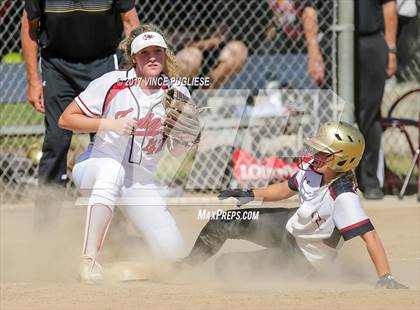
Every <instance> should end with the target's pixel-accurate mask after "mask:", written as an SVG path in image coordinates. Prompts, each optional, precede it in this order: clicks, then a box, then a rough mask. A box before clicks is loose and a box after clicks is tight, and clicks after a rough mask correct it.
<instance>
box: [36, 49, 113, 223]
mask: <svg viewBox="0 0 420 310" xmlns="http://www.w3.org/2000/svg"><path fill="white" fill-rule="evenodd" d="M115 69H118V58H117V56H116V55H115V54H112V55H109V56H106V57H103V58H99V59H96V60H93V61H89V62H81V61H78V62H76V61H68V60H65V59H62V58H59V57H56V56H55V55H51V54H50V53H47V52H45V51H42V52H41V73H42V82H43V89H44V106H45V118H44V124H45V136H44V143H43V145H42V157H41V160H40V163H39V170H38V179H39V186H40V190H39V191H38V192H39V194H38V196H37V197H36V199H35V223H34V224H35V228H39V229H43V228H45V226H48V225H51V224H53V223H52V222H53V221H55V220H57V217H58V213H59V209H60V202H61V201H62V200H63V194H64V189H65V185H66V184H67V182H68V177H67V152H68V150H69V147H70V142H71V137H72V132H71V131H69V130H65V129H61V128H59V127H58V119H59V118H60V115H61V114H62V113H63V111H64V110H65V109H66V107H67V106H68V105H69V104H70V102H71V101H72V100H73V99H74V98H75V97H76V96H77V95H78V94H79V93H81V92H82V91H83V90H84V89H85V88H86V87H87V86H88V84H89V83H90V82H91V81H92V80H94V79H96V78H98V77H100V76H101V75H103V74H105V73H107V72H109V71H112V70H115Z"/></svg>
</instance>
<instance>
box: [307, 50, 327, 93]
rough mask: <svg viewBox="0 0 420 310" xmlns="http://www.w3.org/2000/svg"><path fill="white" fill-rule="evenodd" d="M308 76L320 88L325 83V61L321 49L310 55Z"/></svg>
mask: <svg viewBox="0 0 420 310" xmlns="http://www.w3.org/2000/svg"><path fill="white" fill-rule="evenodd" d="M308 74H309V77H310V78H311V79H312V80H313V81H314V82H315V83H316V84H317V85H318V86H321V85H322V84H323V83H324V77H325V72H324V59H323V58H322V54H321V51H320V50H319V49H314V50H313V51H311V52H310V53H308Z"/></svg>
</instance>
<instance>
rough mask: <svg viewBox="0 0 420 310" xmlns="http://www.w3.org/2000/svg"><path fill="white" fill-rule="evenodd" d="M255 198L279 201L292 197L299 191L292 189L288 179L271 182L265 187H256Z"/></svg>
mask: <svg viewBox="0 0 420 310" xmlns="http://www.w3.org/2000/svg"><path fill="white" fill-rule="evenodd" d="M253 191H254V194H255V198H260V199H262V200H264V201H279V200H284V199H287V198H290V197H292V196H294V195H296V194H297V193H298V192H295V191H292V190H291V189H290V187H289V184H288V182H287V181H284V182H281V183H276V184H271V185H269V186H267V187H265V188H258V189H254V190H253Z"/></svg>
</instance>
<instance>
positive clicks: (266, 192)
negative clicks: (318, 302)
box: [183, 122, 406, 288]
mask: <svg viewBox="0 0 420 310" xmlns="http://www.w3.org/2000/svg"><path fill="white" fill-rule="evenodd" d="M306 145H307V146H308V147H311V148H312V151H311V152H310V153H311V154H313V157H312V158H310V159H308V160H305V159H304V158H305V157H302V160H301V163H300V170H299V171H298V172H297V173H296V174H295V175H294V176H293V177H292V178H291V179H289V180H288V181H286V182H283V183H279V184H273V185H270V186H268V187H266V188H263V189H254V190H226V191H223V192H221V194H220V195H219V199H226V198H229V197H234V198H236V199H237V200H238V206H240V205H243V204H245V203H247V202H250V201H252V200H253V199H254V198H255V197H257V198H260V199H263V200H265V201H278V200H282V199H286V198H289V197H292V196H294V195H296V194H299V206H298V208H293V209H286V208H253V209H240V210H229V211H227V213H229V212H230V213H233V212H234V213H235V214H236V216H232V215H230V216H229V215H228V214H226V215H225V219H223V218H219V219H215V220H211V221H210V222H208V223H207V224H206V226H205V227H204V228H203V230H202V231H201V233H200V235H199V236H198V238H197V240H196V242H195V244H194V247H193V249H192V250H191V253H190V255H189V256H187V257H186V258H185V259H184V260H183V263H185V264H187V265H195V264H197V263H199V262H202V261H204V260H206V259H207V258H209V257H210V256H212V255H214V254H215V253H216V252H217V251H218V250H219V249H220V248H221V246H222V245H223V243H224V242H225V241H226V240H227V239H229V238H231V239H245V240H249V241H252V242H255V243H257V244H259V245H262V246H264V247H267V248H268V249H267V250H263V251H259V252H251V253H247V254H244V253H234V254H227V255H225V256H224V257H222V258H221V259H220V261H219V262H222V263H220V265H221V266H224V265H229V264H235V261H237V262H238V263H239V265H241V266H243V265H247V264H246V263H245V260H247V261H248V263H249V264H250V266H248V267H251V270H253V269H254V270H261V269H262V264H264V262H268V263H269V264H270V265H271V266H275V267H278V266H280V267H283V268H285V269H290V268H292V269H293V270H294V271H295V272H296V273H297V272H300V271H303V272H304V273H307V272H308V270H309V271H311V270H312V271H313V270H318V271H319V272H321V273H323V272H326V273H327V274H328V270H329V268H330V267H331V264H332V262H333V260H334V259H335V258H336V256H337V254H338V250H339V249H340V248H341V246H342V245H343V241H347V240H350V239H352V238H354V237H356V236H360V237H361V238H362V239H363V240H364V241H365V242H366V246H367V250H368V252H369V255H370V257H371V259H372V262H373V264H374V266H375V268H376V272H377V274H378V276H379V280H378V282H377V287H386V288H406V287H405V286H404V285H402V284H400V283H398V282H397V281H395V280H394V278H393V277H392V276H391V273H390V267H389V263H388V259H387V256H386V254H385V250H384V248H383V245H382V242H381V239H380V237H379V235H378V234H377V232H376V231H375V229H374V227H373V225H372V223H371V221H370V219H369V217H368V216H367V215H366V213H365V212H364V211H363V209H362V207H361V204H360V200H359V197H358V195H357V193H356V184H355V181H354V176H353V172H352V169H354V168H355V167H357V165H358V163H359V161H360V159H361V157H362V154H363V150H364V146H365V142H364V138H363V136H362V134H361V133H360V132H359V131H358V130H357V129H356V128H354V127H352V126H351V125H349V124H346V123H342V122H339V123H337V122H328V123H326V124H324V125H322V126H321V127H320V129H319V131H318V133H317V134H316V135H315V136H314V137H312V138H309V139H307V140H306ZM306 154H308V152H306ZM250 211H252V212H253V211H259V217H258V219H257V220H255V219H252V220H248V219H244V218H245V217H243V216H241V214H243V213H244V212H247V213H249V212H250ZM226 218H230V219H232V218H233V220H226Z"/></svg>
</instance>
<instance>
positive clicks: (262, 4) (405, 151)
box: [0, 0, 420, 202]
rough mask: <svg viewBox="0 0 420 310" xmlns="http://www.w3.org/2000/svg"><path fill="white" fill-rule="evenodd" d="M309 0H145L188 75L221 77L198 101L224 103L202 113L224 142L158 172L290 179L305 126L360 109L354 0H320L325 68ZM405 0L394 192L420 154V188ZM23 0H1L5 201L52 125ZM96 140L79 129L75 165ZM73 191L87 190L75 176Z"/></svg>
mask: <svg viewBox="0 0 420 310" xmlns="http://www.w3.org/2000/svg"><path fill="white" fill-rule="evenodd" d="M306 2H307V1H291V0H257V1H252V0H247V1H242V0H223V1H221V0H214V1H197V0H195V1H193V0H182V1H179V0H170V1H169V0H160V1H154V0H137V1H136V8H137V12H138V15H139V18H140V22H141V23H155V24H157V25H158V26H160V27H162V28H163V29H164V30H165V31H166V32H167V35H168V37H169V39H170V41H171V44H172V48H173V49H174V51H175V52H176V53H177V63H178V68H179V74H180V75H181V76H213V77H214V79H213V80H212V83H213V84H212V85H211V87H210V88H211V90H210V91H206V90H202V89H199V88H192V89H191V91H192V93H193V96H194V98H195V100H197V102H198V104H200V105H203V106H212V107H213V108H212V109H208V110H205V113H203V115H202V118H203V121H204V123H205V124H206V135H207V136H206V139H202V140H203V141H212V142H211V143H206V142H202V143H206V144H205V145H200V149H199V151H198V152H197V153H196V154H189V156H187V157H186V158H184V159H183V160H182V162H179V163H177V165H178V166H177V167H178V169H176V171H172V172H171V173H168V170H171V169H167V167H170V166H171V167H173V161H174V159H173V158H171V157H169V156H167V157H166V158H165V159H164V160H163V161H162V162H161V164H160V166H161V167H160V169H159V173H158V174H157V176H156V178H157V181H159V182H160V183H161V184H163V185H169V186H170V187H172V188H178V189H180V190H182V191H212V190H217V189H220V188H224V187H238V186H261V185H264V184H267V183H269V182H273V181H276V180H281V179H285V178H287V177H289V176H290V175H291V174H292V173H293V171H294V170H295V169H296V166H295V164H294V162H293V156H295V155H296V150H297V149H298V148H299V147H300V146H301V142H302V137H304V136H305V135H307V134H311V133H313V132H314V130H315V129H316V128H317V126H318V125H319V123H320V122H323V121H326V120H329V119H337V118H338V117H340V115H342V117H344V118H345V119H347V120H350V121H351V120H352V111H353V110H354V109H353V108H352V106H353V105H354V95H353V94H354V85H355V83H354V75H353V71H354V70H358V68H355V64H354V62H353V61H352V59H351V58H350V59H349V57H347V56H349V55H353V52H352V48H353V47H354V40H353V32H354V26H353V23H354V19H353V15H354V14H353V12H352V9H351V8H352V6H353V1H346V0H342V1H334V0H325V1H316V2H317V4H316V10H317V13H318V14H317V25H318V26H317V34H316V36H317V42H318V46H319V48H320V53H321V57H322V58H319V59H322V74H319V72H316V68H315V69H314V70H315V72H314V71H311V70H310V68H308V51H307V46H308V42H307V37H306V35H308V34H307V33H305V25H304V15H305V13H304V11H305V3H306ZM349 4H350V5H351V6H350V10H349ZM407 4H409V5H410V6H409V9H405V7H404V5H407ZM413 4H414V6H413ZM397 5H398V35H397V59H398V69H397V72H396V74H395V75H394V76H393V77H392V78H390V79H388V80H387V81H386V86H385V91H384V96H383V100H382V104H381V111H382V117H383V121H382V124H383V129H384V135H383V146H382V148H383V155H384V159H385V181H384V190H385V192H386V193H387V194H397V193H398V192H399V191H400V189H401V187H402V185H403V181H404V178H405V177H406V175H407V173H408V172H409V168H410V164H411V163H412V162H414V163H415V164H414V166H413V173H412V174H411V177H410V178H409V180H408V181H409V186H408V193H413V192H416V191H417V188H416V186H417V185H416V183H417V180H418V160H417V162H415V161H413V156H415V154H416V153H415V152H416V149H417V150H418V147H419V146H418V145H419V117H420V1H419V0H405V1H404V0H401V1H397ZM23 7H24V1H22V0H2V1H0V42H2V43H1V46H0V124H1V134H0V190H1V201H2V202H6V201H7V202H11V201H20V200H22V199H30V197H28V194H27V193H28V191H27V189H28V188H33V187H34V186H36V184H37V164H38V162H39V159H40V155H41V153H40V152H41V145H42V139H43V132H44V125H43V116H42V114H40V113H38V112H36V111H35V110H34V109H33V108H32V106H31V105H30V104H28V103H27V99H26V89H27V83H26V75H25V65H24V62H23V61H24V60H23V56H22V49H21V42H20V27H21V17H22V11H23ZM310 26H311V25H310V24H309V27H310ZM306 27H308V25H306ZM307 31H308V29H306V32H307ZM220 57H225V59H226V61H227V63H229V68H230V69H231V70H230V71H229V72H226V71H219V72H218V71H217V70H215V68H217V67H218V65H219V64H220V63H219V61H220ZM220 70H221V69H220ZM220 72H222V73H220ZM278 91H280V92H278ZM238 94H239V95H240V96H239V97H241V98H242V99H243V100H238ZM336 94H338V96H340V97H341V98H342V99H343V100H344V103H345V105H344V107H343V100H341V99H339V98H338V97H337V95H336ZM279 96H280V97H279ZM288 100H289V101H291V103H290V104H287V102H286V101H288ZM279 102H281V103H282V104H280V105H279V104H278V103H279ZM257 107H258V109H257ZM290 107H293V109H291V110H290ZM287 108H289V110H288V111H287V112H284V111H283V110H281V109H287ZM342 113H344V114H342ZM282 115H283V116H285V115H286V116H287V117H282ZM88 142H89V138H88V137H86V136H85V135H75V136H74V137H73V142H72V146H71V150H70V152H69V156H68V168H69V172H70V174H71V169H72V166H73V163H74V160H75V157H76V156H77V155H78V154H80V153H81V152H82V151H83V150H84V149H85V147H86V145H87V143H88ZM172 170H173V169H172ZM68 195H69V197H74V196H75V195H76V192H75V189H74V186H72V183H71V182H69V184H68Z"/></svg>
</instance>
